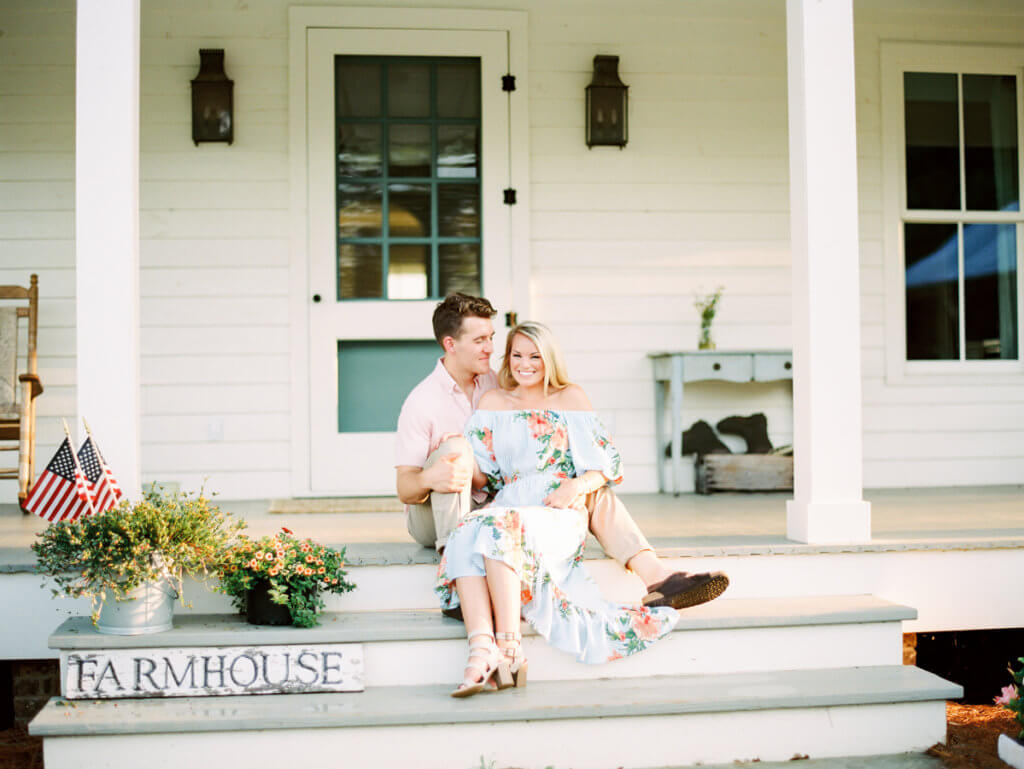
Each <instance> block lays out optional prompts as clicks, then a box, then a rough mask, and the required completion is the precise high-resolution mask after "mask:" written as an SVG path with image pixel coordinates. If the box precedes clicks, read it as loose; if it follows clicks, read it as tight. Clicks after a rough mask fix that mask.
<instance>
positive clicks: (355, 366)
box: [338, 339, 443, 433]
mask: <svg viewBox="0 0 1024 769" xmlns="http://www.w3.org/2000/svg"><path fill="white" fill-rule="evenodd" d="M442 353H443V351H442V350H441V348H440V347H438V345H437V342H435V341H434V340H433V339H430V340H420V339H415V340H413V339H400V340H395V341H390V340H389V341H377V340H373V341H369V340H367V341H363V340H356V341H348V340H344V341H339V342H338V432H340V433H390V432H394V430H395V426H396V423H397V421H398V412H399V411H401V410H402V403H403V402H405V397H406V396H407V395H408V394H409V393H410V392H411V391H412V388H414V387H415V386H416V384H417V383H418V382H419V381H420V380H421V379H423V378H424V377H425V376H426V375H427V374H429V373H430V372H431V371H433V370H434V366H436V365H437V359H438V358H440V357H441V355H442ZM367 372H373V374H372V376H369V375H368V374H367Z"/></svg>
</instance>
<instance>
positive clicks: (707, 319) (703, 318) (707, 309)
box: [693, 286, 725, 350]
mask: <svg viewBox="0 0 1024 769" xmlns="http://www.w3.org/2000/svg"><path fill="white" fill-rule="evenodd" d="M724 290H725V287H724V286H719V287H718V288H717V289H715V291H714V292H713V293H710V294H708V295H706V296H700V295H698V296H697V298H696V299H695V300H694V302H693V306H694V307H696V308H697V312H699V313H700V338H699V340H698V342H697V349H699V350H714V349H715V341H714V339H712V338H711V322H712V321H713V320H714V319H715V313H716V312H717V311H718V302H719V301H720V300H721V299H722V292H723V291H724Z"/></svg>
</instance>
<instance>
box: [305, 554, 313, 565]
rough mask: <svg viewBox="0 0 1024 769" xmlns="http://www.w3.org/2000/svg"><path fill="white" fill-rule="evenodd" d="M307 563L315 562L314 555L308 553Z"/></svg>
mask: <svg viewBox="0 0 1024 769" xmlns="http://www.w3.org/2000/svg"><path fill="white" fill-rule="evenodd" d="M306 563H313V556H311V555H307V556H306Z"/></svg>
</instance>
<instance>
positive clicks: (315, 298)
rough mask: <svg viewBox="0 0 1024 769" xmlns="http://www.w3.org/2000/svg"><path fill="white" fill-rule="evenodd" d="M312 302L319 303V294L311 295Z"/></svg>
mask: <svg viewBox="0 0 1024 769" xmlns="http://www.w3.org/2000/svg"><path fill="white" fill-rule="evenodd" d="M313 301H314V302H316V303H317V304H319V303H320V294H313Z"/></svg>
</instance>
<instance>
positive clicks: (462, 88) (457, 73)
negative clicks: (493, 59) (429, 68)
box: [437, 59, 480, 117]
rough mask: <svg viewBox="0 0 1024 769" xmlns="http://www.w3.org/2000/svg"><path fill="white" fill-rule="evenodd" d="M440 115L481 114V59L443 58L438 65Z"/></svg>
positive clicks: (438, 109) (465, 115)
mask: <svg viewBox="0 0 1024 769" xmlns="http://www.w3.org/2000/svg"><path fill="white" fill-rule="evenodd" d="M437 115H438V117H477V116H479V115H480V60H479V59H443V60H441V61H440V62H438V65H437Z"/></svg>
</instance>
